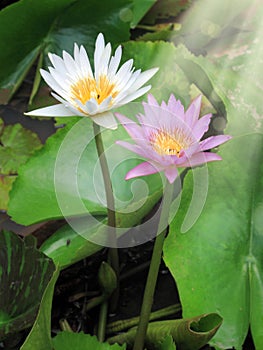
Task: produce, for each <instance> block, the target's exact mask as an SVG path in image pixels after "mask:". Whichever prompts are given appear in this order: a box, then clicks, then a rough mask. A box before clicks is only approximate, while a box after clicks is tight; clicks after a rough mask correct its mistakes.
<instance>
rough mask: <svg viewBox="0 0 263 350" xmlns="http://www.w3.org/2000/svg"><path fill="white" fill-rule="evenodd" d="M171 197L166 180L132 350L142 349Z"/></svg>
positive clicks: (171, 192)
mask: <svg viewBox="0 0 263 350" xmlns="http://www.w3.org/2000/svg"><path fill="white" fill-rule="evenodd" d="M172 197H173V185H171V184H170V183H169V182H168V181H167V183H166V186H165V189H164V195H163V202H162V208H161V216H160V221H159V226H158V231H157V234H158V233H159V232H160V233H159V234H158V235H157V237H156V239H155V243H154V248H153V254H152V259H151V264H150V269H149V272H148V277H147V281H146V286H145V290H144V296H143V302H142V308H141V314H140V320H139V325H138V329H137V332H136V336H135V341H134V346H133V350H143V348H144V341H145V336H146V332H147V327H148V323H149V320H150V314H151V309H152V304H153V297H154V292H155V286H156V282H157V277H158V272H159V267H160V263H161V259H162V251H163V244H164V239H165V235H166V231H167V226H168V217H169V209H170V205H171V202H172Z"/></svg>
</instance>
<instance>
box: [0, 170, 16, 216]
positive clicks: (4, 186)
mask: <svg viewBox="0 0 263 350" xmlns="http://www.w3.org/2000/svg"><path fill="white" fill-rule="evenodd" d="M15 179H16V176H8V175H0V210H6V209H7V204H8V201H9V192H10V190H11V188H12V184H13V182H14V181H15Z"/></svg>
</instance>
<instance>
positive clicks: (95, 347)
mask: <svg viewBox="0 0 263 350" xmlns="http://www.w3.org/2000/svg"><path fill="white" fill-rule="evenodd" d="M52 343H53V347H54V350H72V349H74V348H75V349H78V350H85V349H92V350H125V349H126V346H125V345H118V344H114V345H110V344H108V343H100V342H99V341H98V339H97V338H96V337H95V336H91V335H89V334H84V333H70V332H61V333H59V334H58V335H57V336H56V337H55V338H53V340H52Z"/></svg>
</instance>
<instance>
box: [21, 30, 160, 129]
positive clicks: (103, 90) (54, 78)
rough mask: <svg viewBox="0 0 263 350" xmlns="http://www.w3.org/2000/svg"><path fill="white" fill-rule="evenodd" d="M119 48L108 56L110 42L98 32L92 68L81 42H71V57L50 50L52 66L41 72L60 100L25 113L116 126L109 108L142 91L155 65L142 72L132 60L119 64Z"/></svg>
mask: <svg viewBox="0 0 263 350" xmlns="http://www.w3.org/2000/svg"><path fill="white" fill-rule="evenodd" d="M121 56H122V48H121V46H119V47H118V48H117V49H116V51H115V53H114V56H111V44H110V43H108V44H107V45H105V40H104V36H103V34H102V33H100V34H99V35H98V37H97V39H96V43H95V51H94V71H93V70H92V68H91V64H90V60H89V57H88V54H87V52H86V50H85V48H84V47H83V46H80V47H79V46H78V45H77V44H75V46H74V57H72V56H71V55H70V54H69V53H67V52H66V51H63V53H62V58H61V57H59V56H57V55H55V54H51V53H50V54H49V59H50V61H51V63H52V65H53V67H49V71H45V70H43V69H41V70H40V73H41V75H42V77H43V78H44V80H45V81H46V83H47V84H48V85H49V86H50V87H51V88H52V90H53V91H54V92H52V95H53V96H54V97H55V98H56V99H57V100H58V101H59V102H60V104H56V105H54V106H49V107H45V108H39V109H36V110H34V111H31V112H28V113H25V114H26V115H34V116H46V117H70V116H83V117H90V118H91V119H92V120H93V121H94V122H95V123H96V124H99V125H101V126H104V127H105V128H110V129H115V128H116V127H117V122H116V120H115V118H114V116H113V113H112V112H110V110H111V109H112V108H116V107H119V106H122V105H124V104H126V103H129V102H130V101H133V100H135V99H136V98H138V97H140V96H142V95H143V94H145V93H146V92H147V91H148V90H150V88H151V86H150V85H147V86H143V85H144V84H145V83H146V82H147V81H148V80H149V79H151V78H152V76H153V75H154V74H155V73H156V72H157V71H158V68H152V69H148V70H146V71H144V72H141V70H140V69H138V70H135V68H134V67H133V60H132V59H130V60H128V61H126V62H125V63H124V64H122V65H121V66H120V67H119V65H120V61H121Z"/></svg>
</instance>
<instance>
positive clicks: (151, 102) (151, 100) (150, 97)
mask: <svg viewBox="0 0 263 350" xmlns="http://www.w3.org/2000/svg"><path fill="white" fill-rule="evenodd" d="M147 99H148V104H149V105H152V106H156V107H158V106H159V105H158V102H157V101H156V99H155V98H154V96H153V95H152V94H148V96H147Z"/></svg>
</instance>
